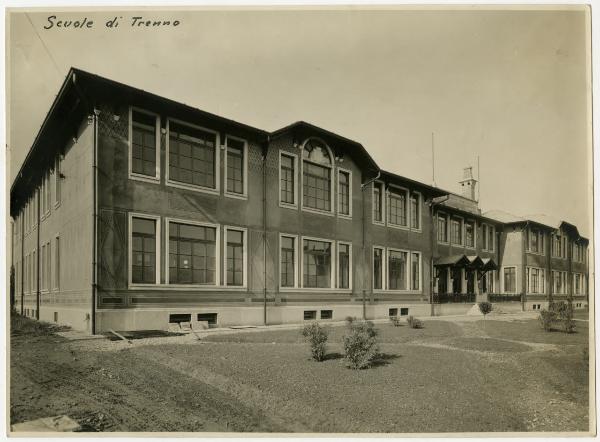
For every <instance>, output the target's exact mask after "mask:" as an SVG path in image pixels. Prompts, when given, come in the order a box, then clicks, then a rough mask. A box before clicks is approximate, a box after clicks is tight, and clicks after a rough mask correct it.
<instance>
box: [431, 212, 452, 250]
mask: <svg viewBox="0 0 600 442" xmlns="http://www.w3.org/2000/svg"><path fill="white" fill-rule="evenodd" d="M440 218H444V221H445V225H446V241H441V240H440V239H439V230H440V224H439V219H440ZM435 227H436V232H435V233H436V239H437V242H438V243H439V244H446V245H450V216H449V214H448V213H446V212H437V213H436V225H435Z"/></svg>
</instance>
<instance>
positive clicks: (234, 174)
mask: <svg viewBox="0 0 600 442" xmlns="http://www.w3.org/2000/svg"><path fill="white" fill-rule="evenodd" d="M245 151H246V143H245V142H244V141H242V140H238V139H235V138H231V137H227V171H226V173H227V192H229V193H235V194H238V195H243V194H244V193H245V192H244V185H245V184H244V180H245V177H244V161H245V159H244V153H245Z"/></svg>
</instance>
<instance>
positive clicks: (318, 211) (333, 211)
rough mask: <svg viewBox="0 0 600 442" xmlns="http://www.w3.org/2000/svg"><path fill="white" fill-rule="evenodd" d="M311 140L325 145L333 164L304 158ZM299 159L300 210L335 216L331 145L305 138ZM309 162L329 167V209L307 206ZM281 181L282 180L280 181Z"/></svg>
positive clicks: (335, 201) (333, 168) (316, 138)
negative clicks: (305, 201) (305, 183)
mask: <svg viewBox="0 0 600 442" xmlns="http://www.w3.org/2000/svg"><path fill="white" fill-rule="evenodd" d="M310 140H315V141H318V142H319V143H321V144H322V145H323V146H325V148H326V149H327V153H328V155H329V158H330V160H331V164H330V165H326V164H320V163H317V162H315V161H312V160H310V159H308V158H304V155H303V153H302V152H304V146H306V143H308V142H309V141H310ZM299 161H300V186H299V195H300V197H299V198H298V199H299V200H300V201H299V203H300V210H302V211H304V212H310V213H317V214H320V215H326V216H335V211H336V210H335V209H336V207H337V198H336V196H337V195H336V194H337V189H336V186H335V182H336V180H337V178H334V174H336V173H337V169H338V168H337V167H336V166H335V157H334V155H333V152H332V150H331V148H330V147H329V145H328V144H327V143H326V142H325V141H323V140H322V139H321V138H319V137H308V138H307V139H306V140H304V142H303V143H302V145H301V146H300V155H299ZM305 161H306V162H308V163H311V164H313V165H316V166H320V167H325V168H329V193H330V195H329V196H330V204H329V210H320V209H314V208H312V207H306V206H305V205H304V162H305ZM280 183H281V181H280ZM302 248H303V249H304V245H303V246H302ZM302 278H303V279H304V274H302Z"/></svg>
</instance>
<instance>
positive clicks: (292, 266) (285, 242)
mask: <svg viewBox="0 0 600 442" xmlns="http://www.w3.org/2000/svg"><path fill="white" fill-rule="evenodd" d="M280 247H281V248H280V252H279V256H280V263H279V268H280V279H279V283H280V285H281V287H296V237H294V236H283V235H282V236H281V238H280Z"/></svg>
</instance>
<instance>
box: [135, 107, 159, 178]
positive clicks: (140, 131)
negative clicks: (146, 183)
mask: <svg viewBox="0 0 600 442" xmlns="http://www.w3.org/2000/svg"><path fill="white" fill-rule="evenodd" d="M131 119H132V121H131V131H132V134H131V161H132V162H131V170H132V172H134V173H139V174H142V175H148V176H155V175H156V117H154V116H152V115H147V114H144V113H141V112H136V111H132V113H131Z"/></svg>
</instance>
